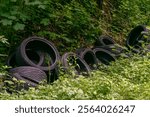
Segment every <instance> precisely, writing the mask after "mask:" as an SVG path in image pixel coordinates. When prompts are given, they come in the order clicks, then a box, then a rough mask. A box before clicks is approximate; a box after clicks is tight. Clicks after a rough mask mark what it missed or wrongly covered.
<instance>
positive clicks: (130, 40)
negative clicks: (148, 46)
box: [126, 25, 148, 49]
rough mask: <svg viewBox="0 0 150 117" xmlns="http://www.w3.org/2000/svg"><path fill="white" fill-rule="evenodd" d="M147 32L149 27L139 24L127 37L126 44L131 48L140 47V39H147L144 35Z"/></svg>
mask: <svg viewBox="0 0 150 117" xmlns="http://www.w3.org/2000/svg"><path fill="white" fill-rule="evenodd" d="M146 32H148V29H147V28H146V26H144V25H138V26H136V27H135V28H133V29H132V30H131V32H130V33H129V35H128V37H127V40H126V46H127V47H128V48H129V49H132V48H138V47H140V46H141V45H140V41H146V38H145V37H144V35H145V33H146Z"/></svg>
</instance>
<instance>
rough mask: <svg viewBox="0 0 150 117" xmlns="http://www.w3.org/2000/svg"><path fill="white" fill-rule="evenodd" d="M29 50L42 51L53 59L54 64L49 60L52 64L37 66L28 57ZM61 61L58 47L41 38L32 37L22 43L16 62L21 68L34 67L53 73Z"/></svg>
mask: <svg viewBox="0 0 150 117" xmlns="http://www.w3.org/2000/svg"><path fill="white" fill-rule="evenodd" d="M28 49H30V50H33V51H40V52H43V53H47V54H48V55H49V56H50V57H51V59H52V62H51V60H48V62H49V61H50V62H49V63H51V64H50V65H47V66H45V65H38V64H35V63H34V62H33V61H32V60H31V59H30V58H29V57H28V56H27V52H26V50H28ZM59 59H60V56H59V52H58V50H57V49H56V47H55V46H54V45H53V44H52V43H51V42H50V41H48V40H46V39H44V38H40V37H30V38H27V39H25V40H24V41H23V42H22V43H21V45H20V47H19V49H18V51H17V54H16V60H17V63H18V64H19V65H20V66H33V67H37V68H39V69H41V70H44V71H51V70H53V69H55V67H56V66H57V63H58V61H59Z"/></svg>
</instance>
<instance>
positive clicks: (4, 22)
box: [0, 19, 12, 26]
mask: <svg viewBox="0 0 150 117" xmlns="http://www.w3.org/2000/svg"><path fill="white" fill-rule="evenodd" d="M0 23H2V24H3V25H4V26H8V25H12V20H8V19H2V20H1V21H0Z"/></svg>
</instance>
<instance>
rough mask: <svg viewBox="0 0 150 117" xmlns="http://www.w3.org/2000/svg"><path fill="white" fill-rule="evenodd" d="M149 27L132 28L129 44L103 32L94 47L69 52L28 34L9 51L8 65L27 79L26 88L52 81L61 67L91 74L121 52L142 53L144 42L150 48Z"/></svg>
mask: <svg viewBox="0 0 150 117" xmlns="http://www.w3.org/2000/svg"><path fill="white" fill-rule="evenodd" d="M149 32H150V31H149V29H148V28H147V27H146V26H143V25H139V26H137V27H135V28H134V29H132V30H131V32H130V33H129V35H128V37H127V40H126V48H127V49H126V48H125V47H122V46H120V45H118V44H116V42H115V41H114V39H113V38H111V37H110V36H106V35H101V36H100V37H99V38H98V39H97V40H96V41H95V43H94V45H93V47H92V48H79V49H77V50H76V51H75V52H66V53H64V54H63V55H62V56H60V54H59V52H58V50H57V48H56V47H55V45H54V44H53V43H52V42H50V41H48V40H47V39H44V38H41V37H29V38H27V39H25V40H23V41H22V43H21V44H20V45H19V47H18V48H17V49H16V50H15V51H14V52H13V53H11V54H10V56H9V58H8V60H7V65H8V66H11V68H10V69H9V73H10V75H11V76H12V77H15V78H16V79H18V80H23V81H25V88H26V89H27V88H28V87H29V86H33V87H35V86H37V85H38V84H39V83H40V82H42V81H43V80H46V81H47V83H51V82H53V81H55V80H57V79H58V76H59V68H60V67H61V68H62V69H63V71H64V72H66V73H71V72H73V73H74V74H76V75H84V76H88V75H90V72H91V71H92V70H97V69H98V66H99V65H101V64H105V65H109V64H110V63H111V62H113V61H116V60H117V59H118V58H119V57H120V56H121V55H122V54H124V55H126V56H124V57H129V56H130V55H129V54H127V52H128V50H131V51H132V52H133V53H135V52H136V53H137V52H139V53H141V51H142V50H144V49H145V47H143V46H142V45H143V44H142V43H141V42H144V44H145V45H146V48H147V51H149V50H150V44H149V43H150V38H149V37H150V36H149Z"/></svg>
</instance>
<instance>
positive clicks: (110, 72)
mask: <svg viewBox="0 0 150 117" xmlns="http://www.w3.org/2000/svg"><path fill="white" fill-rule="evenodd" d="M103 1H104V4H103V8H102V10H101V9H99V7H98V5H97V0H64V1H63V0H1V1H0V99H150V94H149V92H150V69H149V68H150V59H149V57H150V56H149V55H146V56H143V57H141V56H138V55H135V56H134V57H133V58H130V59H120V60H118V61H117V62H115V63H112V64H111V65H110V66H108V67H106V66H102V67H101V68H100V69H99V70H97V71H94V72H93V73H92V75H91V76H90V77H88V78H86V77H83V76H80V77H79V78H76V79H72V77H73V76H68V75H67V74H61V75H60V79H59V80H57V81H56V82H54V83H53V84H52V85H42V84H41V85H40V86H39V87H38V88H31V89H30V90H29V91H19V92H18V91H17V92H15V91H14V90H13V89H12V90H13V91H14V93H13V94H9V93H7V92H6V91H5V90H4V89H5V88H6V87H3V80H4V79H5V77H6V76H7V75H8V74H7V72H6V70H5V69H6V68H7V67H6V66H5V61H6V58H7V56H8V54H9V53H11V52H12V51H13V50H14V49H15V48H16V47H17V46H18V45H19V44H20V42H21V41H22V40H23V39H25V38H27V37H29V36H34V35H37V36H41V37H45V38H47V39H49V40H51V41H52V42H54V44H55V46H57V48H58V50H59V51H60V53H61V54H62V53H63V52H66V51H74V50H75V49H77V48H79V47H82V46H85V47H88V46H90V47H91V46H92V43H93V42H94V40H95V39H96V38H97V37H98V36H100V35H101V34H107V35H110V36H112V37H113V38H114V39H115V41H116V42H118V43H119V44H121V45H124V41H125V39H126V36H127V35H128V33H129V31H130V30H131V29H132V28H133V27H134V26H136V25H139V24H145V25H149V26H150V10H149V9H150V1H149V0H134V1H133V0H103Z"/></svg>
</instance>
